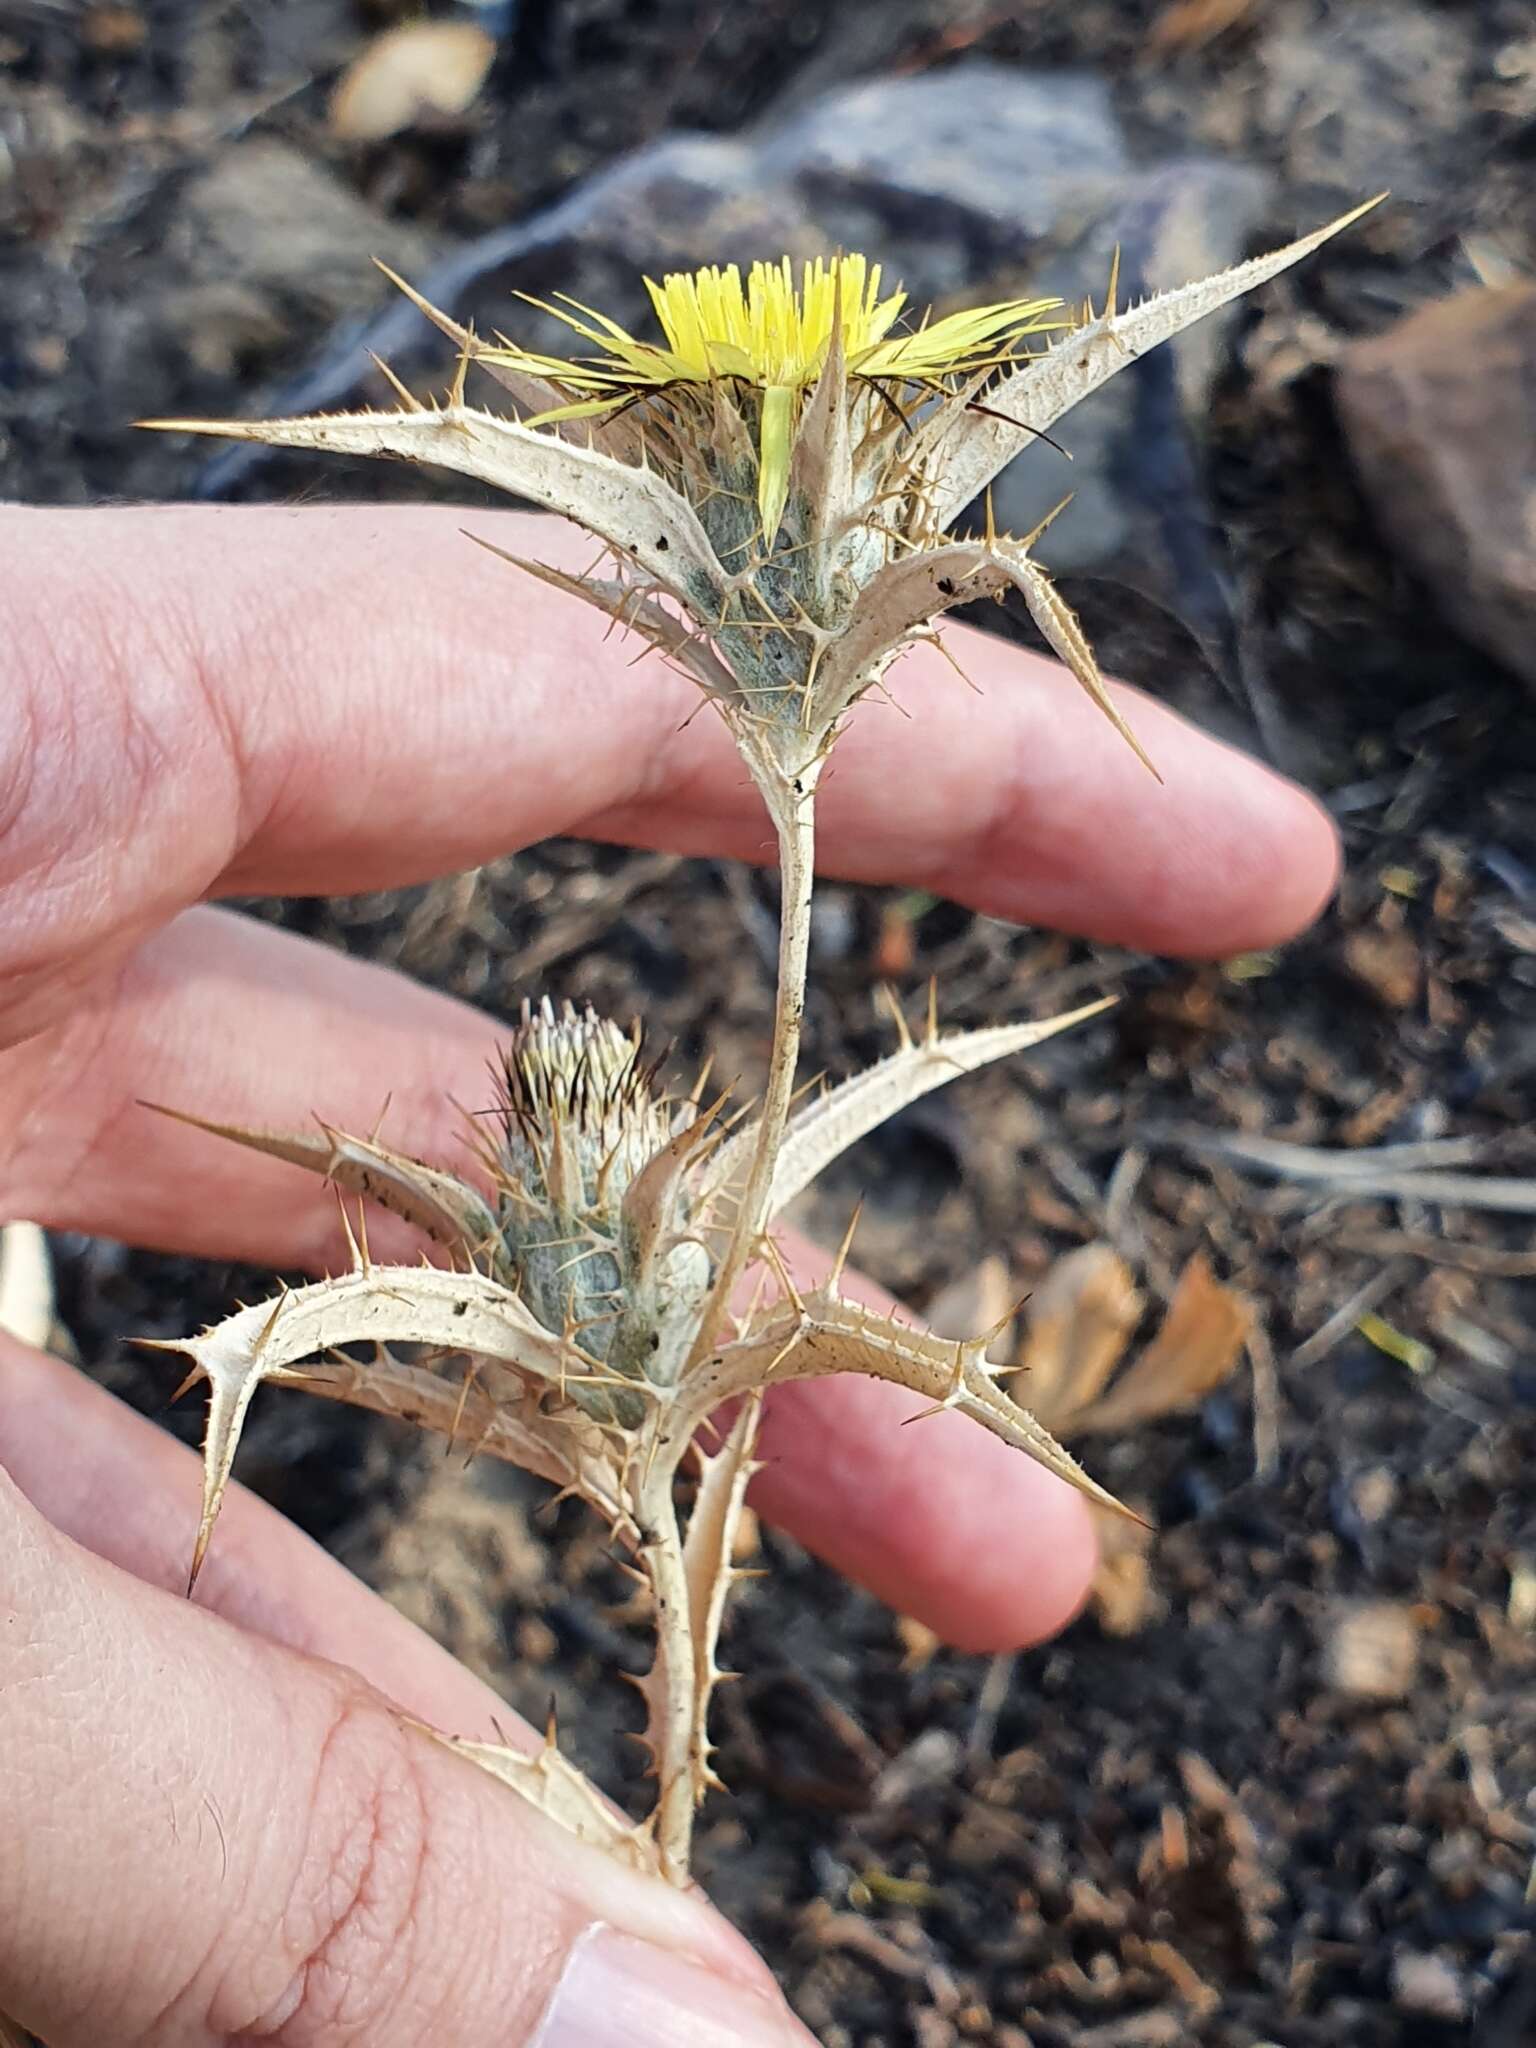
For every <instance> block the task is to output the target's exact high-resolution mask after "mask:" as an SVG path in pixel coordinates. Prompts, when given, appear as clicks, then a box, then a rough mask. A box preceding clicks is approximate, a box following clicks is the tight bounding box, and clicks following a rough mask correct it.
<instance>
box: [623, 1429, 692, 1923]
mask: <svg viewBox="0 0 1536 2048" xmlns="http://www.w3.org/2000/svg"><path fill="white" fill-rule="evenodd" d="M673 1470H675V1466H671V1465H669V1466H667V1467H666V1468H664V1469H662V1470H659V1471H657V1472H653V1475H652V1478H651V1483H650V1484H649V1485H646V1486H643V1487H642V1498H641V1499H640V1500H639V1501H638V1502H637V1503H636V1505H637V1507H638V1508H639V1510H640V1516H641V1521H642V1526H643V1528H644V1531H645V1536H644V1541H643V1543H642V1545H641V1551H640V1555H641V1558H642V1560H643V1562H644V1565H645V1570H646V1575H647V1577H648V1578H649V1579H650V1582H651V1597H652V1600H653V1603H654V1606H655V1610H656V1613H655V1624H656V1662H655V1664H654V1665H653V1666H652V1667H651V1675H650V1677H649V1679H648V1680H647V1681H646V1686H645V1695H646V1703H647V1705H648V1707H649V1709H650V1721H649V1725H648V1728H647V1733H648V1735H649V1736H650V1738H651V1742H652V1745H653V1748H654V1755H655V1764H656V1782H657V1788H658V1789H657V1795H656V1846H657V1847H658V1848H659V1849H660V1851H661V1860H662V1868H663V1871H664V1872H665V1875H666V1876H667V1878H668V1879H669V1880H670V1881H671V1882H672V1883H673V1884H677V1885H685V1884H686V1883H687V1882H688V1858H689V1855H690V1853H691V1851H692V1847H693V1816H694V1810H695V1808H696V1806H697V1804H698V1794H697V1788H696V1787H695V1784H694V1775H693V1757H694V1722H695V1718H696V1694H697V1688H696V1685H695V1680H694V1669H693V1663H694V1644H693V1622H692V1617H691V1613H690V1604H691V1603H690V1601H689V1597H688V1571H687V1566H686V1563H685V1562H684V1558H683V1544H682V1538H681V1537H680V1535H679V1534H678V1527H677V1506H676V1503H675V1501H674V1500H673V1497H672V1472H673Z"/></svg>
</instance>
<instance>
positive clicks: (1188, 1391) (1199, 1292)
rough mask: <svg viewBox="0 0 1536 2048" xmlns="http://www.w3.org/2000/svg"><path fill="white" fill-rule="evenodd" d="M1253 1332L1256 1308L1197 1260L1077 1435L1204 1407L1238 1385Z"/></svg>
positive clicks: (1198, 1257) (1197, 1257)
mask: <svg viewBox="0 0 1536 2048" xmlns="http://www.w3.org/2000/svg"><path fill="white" fill-rule="evenodd" d="M1252 1324H1253V1305H1252V1303H1251V1302H1250V1301H1249V1300H1248V1299H1247V1297H1246V1296H1245V1295H1242V1294H1239V1293H1238V1292H1237V1290H1236V1289H1235V1288H1232V1287H1224V1286H1223V1285H1222V1284H1221V1282H1220V1281H1219V1280H1217V1279H1216V1278H1215V1276H1214V1275H1213V1274H1212V1272H1211V1269H1210V1266H1209V1264H1208V1262H1207V1261H1206V1259H1205V1258H1204V1257H1203V1256H1202V1255H1200V1254H1199V1253H1197V1254H1196V1255H1195V1257H1194V1258H1192V1259H1191V1260H1190V1262H1189V1264H1188V1265H1187V1266H1186V1267H1185V1268H1184V1271H1183V1272H1182V1273H1181V1274H1180V1276H1179V1284H1178V1286H1177V1288H1176V1289H1175V1290H1174V1296H1173V1300H1172V1301H1171V1302H1170V1303H1169V1305H1168V1314H1167V1316H1166V1317H1165V1318H1164V1321H1163V1326H1162V1328H1161V1329H1160V1330H1159V1331H1158V1333H1157V1335H1156V1336H1155V1337H1154V1338H1153V1340H1152V1342H1151V1343H1150V1344H1149V1345H1148V1346H1147V1348H1146V1350H1145V1351H1144V1352H1143V1353H1142V1354H1141V1356H1140V1357H1139V1358H1138V1359H1137V1360H1136V1361H1135V1363H1134V1364H1133V1365H1132V1366H1131V1367H1130V1368H1129V1369H1128V1370H1127V1371H1126V1372H1124V1373H1122V1374H1121V1376H1120V1378H1119V1379H1118V1380H1117V1381H1116V1382H1115V1384H1114V1386H1112V1387H1111V1388H1110V1390H1109V1392H1108V1393H1107V1394H1105V1395H1104V1397H1103V1398H1102V1399H1101V1400H1099V1401H1097V1402H1095V1403H1094V1405H1093V1406H1092V1407H1091V1408H1090V1409H1088V1410H1087V1411H1086V1413H1084V1414H1081V1415H1079V1416H1078V1417H1077V1420H1076V1422H1075V1423H1074V1425H1073V1427H1074V1430H1075V1431H1078V1432H1081V1433H1083V1434H1085V1435H1086V1434H1089V1433H1092V1434H1096V1435H1097V1434H1102V1433H1103V1432H1105V1431H1108V1430H1126V1429H1135V1428H1137V1427H1138V1426H1139V1425H1140V1424H1142V1423H1144V1422H1155V1421H1157V1420H1158V1419H1159V1418H1160V1417H1161V1416H1164V1415H1178V1414H1180V1413H1182V1412H1183V1411H1184V1410H1186V1409H1189V1408H1195V1407H1198V1406H1199V1404H1200V1403H1201V1402H1202V1401H1203V1400H1204V1399H1205V1397H1206V1395H1207V1394H1209V1393H1211V1392H1212V1391H1213V1390H1214V1389H1215V1388H1217V1387H1219V1386H1220V1385H1221V1383H1222V1382H1223V1380H1226V1379H1229V1378H1230V1377H1231V1375H1232V1373H1233V1371H1234V1369H1235V1367H1236V1365H1237V1361H1238V1358H1239V1357H1240V1355H1241V1353H1242V1348H1243V1343H1244V1340H1245V1338H1246V1337H1247V1335H1248V1332H1249V1329H1250V1328H1251V1327H1252Z"/></svg>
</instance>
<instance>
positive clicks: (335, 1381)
mask: <svg viewBox="0 0 1536 2048" xmlns="http://www.w3.org/2000/svg"><path fill="white" fill-rule="evenodd" d="M358 1344H372V1345H375V1346H377V1347H384V1346H387V1345H390V1344H419V1345H425V1346H428V1347H431V1348H433V1349H437V1350H440V1351H442V1352H444V1353H448V1354H453V1353H462V1352H472V1353H474V1354H475V1355H476V1356H478V1357H481V1358H484V1359H489V1360H494V1361H497V1362H499V1363H501V1364H503V1365H506V1366H510V1367H511V1368H513V1370H514V1371H515V1372H516V1373H518V1374H519V1375H522V1376H526V1377H527V1378H528V1379H529V1380H532V1381H534V1382H536V1383H541V1384H543V1385H545V1386H551V1387H557V1388H560V1389H562V1390H563V1389H564V1388H566V1387H567V1386H575V1385H577V1384H579V1380H580V1377H581V1376H582V1375H584V1374H587V1373H590V1374H592V1375H595V1376H598V1377H602V1375H601V1374H600V1373H599V1369H598V1368H597V1367H595V1366H594V1365H593V1363H592V1361H590V1360H588V1359H586V1358H585V1357H584V1355H583V1354H582V1353H580V1352H578V1351H577V1350H576V1349H575V1347H574V1346H573V1345H570V1344H566V1343H562V1342H561V1340H560V1339H559V1338H557V1337H555V1336H553V1335H551V1333H550V1332H549V1331H548V1330H546V1329H545V1328H544V1327H543V1325H542V1324H540V1323H537V1322H536V1321H535V1320H534V1318H533V1317H532V1316H531V1315H530V1314H529V1313H528V1311H527V1310H526V1309H525V1308H524V1307H523V1305H522V1303H521V1302H520V1301H519V1300H518V1299H517V1298H516V1296H515V1295H513V1294H511V1293H509V1291H508V1290H507V1289H506V1288H505V1287H502V1286H499V1285H498V1284H497V1283H496V1282H495V1281H493V1280H489V1279H487V1278H486V1277H485V1276H484V1275H483V1274H480V1273H445V1272H443V1271H441V1270H440V1269H439V1268H437V1267H434V1266H369V1267H364V1268H362V1269H360V1270H359V1271H357V1272H354V1273H349V1274H346V1275H344V1276H342V1277H341V1278H339V1279H335V1280H321V1281H316V1282H315V1283H314V1284H313V1285H312V1286H309V1287H300V1288H293V1289H290V1290H288V1291H287V1292H285V1293H283V1294H280V1295H278V1296H277V1297H276V1299H275V1300H273V1301H269V1302H258V1303H256V1304H255V1305H254V1306H252V1307H250V1308H243V1309H240V1310H238V1311H237V1312H236V1313H235V1314H234V1315H232V1316H229V1317H227V1318H226V1319H225V1320H224V1321H223V1322H222V1323H217V1324H215V1325H213V1326H212V1327H211V1328H210V1329H207V1330H205V1331H203V1332H202V1334H201V1335H200V1336H197V1337H188V1338H185V1339H183V1340H181V1341H180V1342H178V1343H175V1344H156V1345H154V1346H153V1347H152V1348H154V1349H157V1350H166V1351H175V1352H179V1353H182V1354H183V1355H184V1356H186V1357H187V1358H189V1359H190V1360H191V1361H192V1366H193V1371H194V1374H195V1375H198V1376H200V1377H202V1378H204V1379H206V1380H207V1382H208V1387H209V1400H208V1428H207V1433H206V1436H205V1438H204V1442H203V1512H202V1519H201V1522H200V1524H199V1528H198V1534H197V1544H196V1548H195V1550H194V1554H193V1562H192V1579H193V1581H194V1583H195V1581H196V1578H197V1574H198V1572H199V1571H200V1569H201V1567H202V1563H203V1559H204V1558H205V1557H206V1555H207V1551H208V1544H209V1541H210V1540H211V1538H212V1535H213V1529H214V1524H215V1522H216V1521H217V1520H218V1514H219V1508H220V1506H221V1505H222V1503H223V1499H224V1493H225V1490H226V1488H227V1487H228V1484H229V1477H230V1472H231V1469H232V1467H233V1465H234V1460H235V1452H236V1449H237V1448H238V1445H239V1441H240V1435H241V1432H242V1430H243V1429H244V1426H245V1418H246V1414H247V1411H248V1409H249V1407H250V1403H251V1398H252V1396H253V1395H254V1393H255V1391H256V1389H257V1387H258V1386H259V1385H260V1384H261V1382H262V1381H263V1380H289V1381H297V1382H298V1383H299V1384H302V1385H308V1386H312V1387H313V1388H315V1390H317V1391H319V1392H324V1393H334V1394H335V1395H336V1397H337V1398H339V1399H342V1400H351V1401H355V1402H359V1405H363V1406H370V1405H372V1406H377V1405H378V1403H377V1402H376V1401H375V1402H369V1401H367V1400H361V1399H360V1395H359V1391H358V1390H359V1388H363V1387H366V1386H367V1385H368V1383H369V1379H370V1372H369V1368H367V1367H364V1366H361V1365H357V1364H355V1363H354V1362H353V1361H351V1360H345V1361H344V1362H343V1363H342V1364H341V1366H339V1367H337V1368H335V1369H333V1370H331V1371H330V1372H329V1373H327V1372H322V1371H317V1370H313V1369H312V1370H310V1371H304V1370H302V1364H303V1361H305V1360H309V1359H314V1358H316V1357H319V1356H322V1355H324V1354H327V1353H330V1352H333V1351H337V1350H340V1349H341V1347H343V1346H346V1345H358ZM397 1370H409V1369H402V1368H397ZM418 1383H420V1385H419V1386H418ZM428 1383H429V1376H428V1375H427V1374H425V1373H417V1374H416V1375H415V1376H414V1378H413V1380H412V1382H411V1384H412V1386H413V1388H415V1389H416V1390H417V1391H418V1392H419V1394H420V1396H421V1399H422V1400H425V1398H426V1387H427V1384H428ZM430 1384H431V1385H434V1386H436V1387H437V1388H438V1390H439V1395H440V1401H439V1408H438V1412H437V1413H436V1414H433V1413H430V1412H428V1411H426V1410H425V1409H423V1411H422V1412H420V1413H413V1414H412V1419H413V1420H417V1421H420V1422H421V1423H422V1424H423V1425H424V1426H425V1427H428V1428H433V1427H442V1426H443V1421H442V1419H441V1418H442V1414H443V1411H444V1409H448V1410H451V1411H452V1412H453V1413H454V1414H455V1415H457V1414H458V1413H459V1401H458V1395H457V1392H456V1390H455V1389H454V1388H452V1387H450V1386H449V1385H448V1384H447V1383H446V1382H440V1381H434V1382H430Z"/></svg>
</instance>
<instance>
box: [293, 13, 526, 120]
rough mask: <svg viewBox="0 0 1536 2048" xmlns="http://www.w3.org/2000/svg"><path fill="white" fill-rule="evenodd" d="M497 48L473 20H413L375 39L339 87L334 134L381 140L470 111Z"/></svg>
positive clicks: (334, 103) (334, 99)
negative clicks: (421, 123) (431, 121)
mask: <svg viewBox="0 0 1536 2048" xmlns="http://www.w3.org/2000/svg"><path fill="white" fill-rule="evenodd" d="M495 55H496V43H495V39H494V37H492V36H490V35H489V34H488V33H487V32H486V31H485V30H484V29H483V28H481V27H480V26H479V25H478V24H477V23H475V22H472V21H408V22H403V23H402V24H401V25H400V27H398V28H391V29H386V30H385V31H384V33H383V34H382V35H380V36H375V37H374V39H373V41H372V42H371V43H369V44H368V46H367V48H366V49H364V50H363V51H362V52H361V53H360V54H359V55H358V56H356V57H354V58H353V60H352V62H351V63H350V64H349V65H348V66H347V68H346V70H345V71H344V72H343V73H342V74H341V77H340V78H339V79H338V80H337V82H336V89H335V91H334V92H333V93H332V95H331V105H330V123H331V129H332V132H333V133H334V134H336V135H339V136H341V137H342V139H343V140H344V141H346V142H382V141H383V140H384V138H385V136H387V135H398V134H399V133H400V131H401V129H402V128H414V127H416V126H417V125H418V123H420V122H421V121H422V120H424V119H427V120H430V119H432V118H434V117H436V118H437V119H439V120H443V119H447V120H451V119H453V118H454V117H455V116H457V115H459V114H463V113H467V112H468V110H469V108H470V107H472V106H473V105H474V102H475V97H476V95H477V94H478V92H479V90H480V88H481V86H482V85H484V83H485V79H486V73H487V72H488V71H489V70H490V68H491V60H492V58H493V57H494V56H495Z"/></svg>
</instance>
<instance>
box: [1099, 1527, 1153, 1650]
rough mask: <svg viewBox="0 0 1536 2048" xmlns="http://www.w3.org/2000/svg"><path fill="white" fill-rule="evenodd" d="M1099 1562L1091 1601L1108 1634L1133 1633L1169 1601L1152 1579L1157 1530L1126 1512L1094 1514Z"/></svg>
mask: <svg viewBox="0 0 1536 2048" xmlns="http://www.w3.org/2000/svg"><path fill="white" fill-rule="evenodd" d="M1093 1519H1094V1527H1095V1530H1096V1533H1097V1536H1098V1542H1099V1562H1098V1567H1097V1569H1096V1570H1095V1572H1094V1575H1093V1584H1092V1586H1091V1588H1090V1589H1089V1594H1088V1598H1089V1603H1090V1605H1091V1606H1092V1609H1093V1612H1094V1614H1095V1615H1096V1616H1097V1618H1098V1623H1099V1626H1100V1627H1101V1628H1102V1629H1103V1630H1104V1632H1105V1634H1106V1635H1111V1636H1133V1635H1136V1634H1138V1633H1139V1632H1140V1631H1141V1630H1142V1629H1144V1628H1146V1627H1147V1626H1148V1625H1149V1624H1150V1623H1152V1622H1154V1621H1156V1620H1157V1619H1158V1618H1159V1617H1160V1616H1161V1615H1162V1613H1163V1612H1164V1610H1165V1608H1166V1605H1167V1603H1166V1601H1165V1600H1164V1599H1163V1597H1162V1595H1161V1594H1160V1593H1159V1592H1158V1590H1157V1587H1156V1586H1155V1584H1154V1583H1153V1579H1152V1558H1151V1550H1152V1538H1153V1535H1154V1533H1155V1532H1154V1531H1153V1530H1152V1529H1150V1528H1148V1527H1146V1526H1145V1525H1144V1524H1142V1523H1140V1522H1131V1521H1128V1520H1127V1519H1126V1518H1125V1517H1124V1516H1123V1515H1100V1514H1095V1516H1094V1518H1093Z"/></svg>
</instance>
